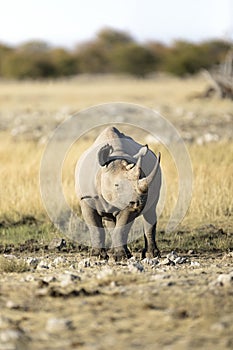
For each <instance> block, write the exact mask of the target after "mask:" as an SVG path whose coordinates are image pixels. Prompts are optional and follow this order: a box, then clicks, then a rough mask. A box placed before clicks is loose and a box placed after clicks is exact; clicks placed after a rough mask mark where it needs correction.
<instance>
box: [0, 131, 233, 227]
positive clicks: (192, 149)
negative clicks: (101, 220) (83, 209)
mask: <svg viewBox="0 0 233 350" xmlns="http://www.w3.org/2000/svg"><path fill="white" fill-rule="evenodd" d="M91 142H92V140H91V139H85V140H84V141H83V140H82V139H81V140H80V141H79V144H78V145H75V146H74V147H73V149H72V148H71V151H70V152H69V154H68V155H67V157H66V159H65V161H64V166H63V188H64V193H65V196H66V198H67V201H68V203H69V204H70V206H71V207H73V208H75V210H78V202H77V199H76V196H75V192H74V168H75V164H76V161H77V159H78V158H79V156H80V155H81V153H82V152H83V150H84V149H86V148H87V147H88V146H89V145H90V144H91ZM160 150H161V152H162V157H163V158H162V167H163V171H164V177H165V180H166V186H167V196H166V202H165V208H164V211H163V214H162V216H161V223H162V224H160V225H162V226H163V223H165V222H166V220H167V219H168V217H169V216H170V214H171V211H172V208H173V207H174V204H175V200H176V196H177V182H178V178H177V172H176V167H175V164H174V162H173V161H172V159H171V156H170V155H169V153H168V151H166V150H165V149H163V148H161V147H160ZM188 150H189V153H190V157H191V161H192V167H193V179H194V184H193V195H192V201H191V205H190V208H189V210H188V213H187V215H186V217H185V219H184V224H185V225H192V226H198V225H200V224H203V223H214V224H216V223H219V224H221V225H223V226H224V227H225V228H228V229H230V227H231V226H232V225H230V219H231V216H230V215H232V212H233V197H232V193H233V181H232V173H233V164H232V154H233V143H229V142H228V143H225V142H219V143H209V144H207V145H202V146H197V145H190V146H189V147H188ZM43 151H44V146H40V145H38V144H37V143H34V142H30V141H20V142H14V141H13V140H12V139H11V137H10V136H9V135H6V134H1V138H0V159H1V165H0V221H3V220H5V221H8V222H15V221H18V220H20V219H21V218H22V217H23V216H28V215H31V216H34V217H36V218H37V219H40V220H49V219H48V218H47V216H46V211H45V209H44V207H43V204H42V201H41V197H40V187H39V170H40V161H41V157H42V156H43ZM157 151H158V149H156V152H157Z"/></svg>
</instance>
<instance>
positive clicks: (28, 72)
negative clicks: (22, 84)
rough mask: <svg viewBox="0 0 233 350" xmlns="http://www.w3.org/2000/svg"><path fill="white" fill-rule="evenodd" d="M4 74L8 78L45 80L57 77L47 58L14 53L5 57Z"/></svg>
mask: <svg viewBox="0 0 233 350" xmlns="http://www.w3.org/2000/svg"><path fill="white" fill-rule="evenodd" d="M2 73H3V76H5V77H7V78H16V79H24V78H45V77H52V76H54V75H55V69H54V66H53V65H52V63H51V62H49V61H48V60H47V59H46V58H45V57H43V56H39V57H35V56H31V55H25V54H24V53H22V52H17V51H16V52H12V53H9V54H8V55H5V56H4V59H3V62H2Z"/></svg>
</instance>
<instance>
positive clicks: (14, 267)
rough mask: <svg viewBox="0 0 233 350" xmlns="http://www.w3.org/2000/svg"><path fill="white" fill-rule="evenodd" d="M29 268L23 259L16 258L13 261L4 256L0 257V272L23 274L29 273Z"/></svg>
mask: <svg viewBox="0 0 233 350" xmlns="http://www.w3.org/2000/svg"><path fill="white" fill-rule="evenodd" d="M28 270H29V267H28V265H27V263H26V262H25V261H24V260H22V259H16V258H15V257H14V258H12V259H9V258H8V259H7V258H5V257H3V256H0V272H1V273H2V272H7V273H10V272H16V273H21V272H25V271H28Z"/></svg>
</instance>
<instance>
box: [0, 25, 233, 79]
mask: <svg viewBox="0 0 233 350" xmlns="http://www.w3.org/2000/svg"><path fill="white" fill-rule="evenodd" d="M231 45H232V43H231V42H229V41H226V40H225V41H224V40H209V41H204V42H200V43H193V42H187V41H181V40H177V41H175V42H173V43H171V44H170V45H165V44H163V43H161V42H157V41H150V42H145V43H139V42H137V41H136V40H135V39H134V38H133V37H132V36H131V35H130V33H128V32H124V31H118V30H115V29H112V28H104V29H102V30H100V31H99V32H98V33H96V36H95V37H94V38H93V39H92V40H90V41H88V42H83V43H80V44H78V45H77V46H76V47H75V48H72V49H70V50H68V49H65V48H62V47H52V46H50V45H49V44H48V43H47V42H43V41H29V42H25V43H23V44H21V45H18V46H17V47H11V46H8V45H6V44H4V43H2V44H0V77H3V78H10V79H15V78H16V79H26V78H32V79H35V78H37V79H38V78H56V77H68V76H74V75H78V74H83V73H87V74H109V73H113V74H130V75H133V76H138V77H145V76H147V75H149V74H151V73H154V72H167V73H171V74H174V75H177V76H185V75H187V74H195V73H197V72H199V71H200V70H201V69H203V68H205V69H209V68H211V67H212V66H214V65H216V64H219V63H220V62H221V61H222V60H223V59H224V57H225V55H226V53H227V52H228V51H229V49H230V48H231Z"/></svg>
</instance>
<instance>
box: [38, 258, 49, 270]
mask: <svg viewBox="0 0 233 350" xmlns="http://www.w3.org/2000/svg"><path fill="white" fill-rule="evenodd" d="M37 269H39V270H40V269H49V264H48V263H47V262H46V261H44V260H41V261H40V262H39V264H38V265H37Z"/></svg>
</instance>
